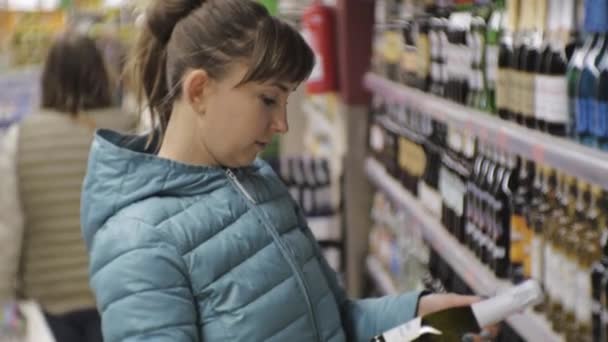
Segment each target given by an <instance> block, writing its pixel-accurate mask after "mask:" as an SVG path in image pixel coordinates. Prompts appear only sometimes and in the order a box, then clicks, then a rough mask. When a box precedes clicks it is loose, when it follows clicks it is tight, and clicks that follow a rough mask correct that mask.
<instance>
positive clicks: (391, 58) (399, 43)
mask: <svg viewBox="0 0 608 342" xmlns="http://www.w3.org/2000/svg"><path fill="white" fill-rule="evenodd" d="M308 35H309V36H310V33H308ZM383 38H384V39H383V40H382V43H383V44H382V55H383V56H384V60H385V61H386V62H387V63H391V64H397V63H399V58H400V56H401V51H403V39H401V34H399V32H397V31H386V32H384V37H383Z"/></svg>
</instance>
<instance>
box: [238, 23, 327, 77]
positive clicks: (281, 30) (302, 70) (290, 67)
mask: <svg viewBox="0 0 608 342" xmlns="http://www.w3.org/2000/svg"><path fill="white" fill-rule="evenodd" d="M249 62H250V69H249V71H248V72H247V74H246V75H245V77H244V78H243V81H241V83H240V84H239V85H241V84H245V83H247V82H267V81H279V82H289V83H296V84H300V83H302V81H304V80H306V79H307V78H308V77H309V76H310V73H311V72H312V69H313V67H314V64H315V57H314V54H313V52H312V49H311V48H310V47H309V46H308V44H307V43H306V41H305V40H304V38H302V36H301V35H300V34H299V33H298V32H297V31H296V30H295V29H293V28H292V27H291V26H289V24H286V23H284V22H282V21H280V20H278V19H276V18H274V17H268V18H267V19H266V20H264V21H263V22H262V23H260V27H259V29H258V32H257V34H256V39H255V43H254V46H253V52H252V54H251V58H250V61H249Z"/></svg>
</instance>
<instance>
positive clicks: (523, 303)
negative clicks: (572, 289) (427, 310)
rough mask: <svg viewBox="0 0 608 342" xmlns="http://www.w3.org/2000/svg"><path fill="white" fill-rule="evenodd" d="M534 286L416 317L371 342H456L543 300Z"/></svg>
mask: <svg viewBox="0 0 608 342" xmlns="http://www.w3.org/2000/svg"><path fill="white" fill-rule="evenodd" d="M542 296H543V294H542V290H541V289H540V286H539V285H538V283H537V282H535V281H533V280H529V281H526V282H524V283H522V284H520V285H517V286H514V287H512V288H510V289H508V290H506V291H504V292H503V293H501V294H498V295H496V296H495V297H493V298H490V299H486V300H484V301H481V302H478V303H475V304H472V305H470V306H464V307H457V308H450V309H446V310H442V311H439V312H435V313H432V314H429V315H427V316H424V317H418V318H415V319H414V320H412V321H410V322H408V323H405V324H403V325H401V326H398V327H396V328H393V329H391V330H388V331H386V332H384V333H383V334H381V335H378V336H375V337H373V338H372V340H371V341H372V342H404V341H459V340H460V339H461V336H463V335H465V334H467V333H476V332H479V331H481V328H482V327H484V326H488V325H491V324H495V323H498V322H500V321H502V320H504V319H505V318H507V317H509V316H511V315H513V314H515V313H517V312H521V311H523V310H524V309H525V308H527V307H529V306H531V305H534V304H536V303H538V302H539V301H540V300H542Z"/></svg>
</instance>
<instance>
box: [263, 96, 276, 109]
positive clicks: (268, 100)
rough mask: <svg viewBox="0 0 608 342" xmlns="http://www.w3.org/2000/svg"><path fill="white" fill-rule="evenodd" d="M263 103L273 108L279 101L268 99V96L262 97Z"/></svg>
mask: <svg viewBox="0 0 608 342" xmlns="http://www.w3.org/2000/svg"><path fill="white" fill-rule="evenodd" d="M262 102H264V105H266V106H268V107H272V106H274V105H275V104H276V103H277V101H276V100H275V99H273V98H270V97H267V96H262Z"/></svg>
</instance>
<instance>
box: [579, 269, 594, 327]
mask: <svg viewBox="0 0 608 342" xmlns="http://www.w3.org/2000/svg"><path fill="white" fill-rule="evenodd" d="M575 300H576V311H575V313H576V318H577V319H578V321H579V322H584V323H590V322H591V310H592V308H591V306H592V301H591V272H590V271H589V269H579V270H578V272H576V295H575Z"/></svg>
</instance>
